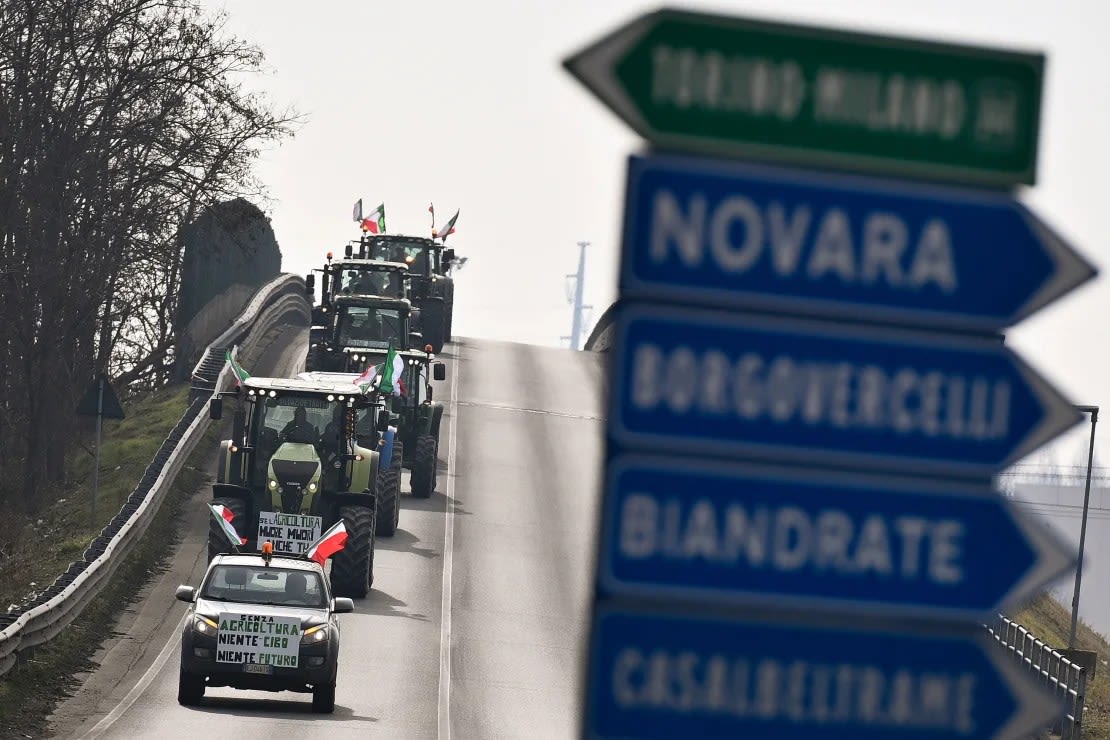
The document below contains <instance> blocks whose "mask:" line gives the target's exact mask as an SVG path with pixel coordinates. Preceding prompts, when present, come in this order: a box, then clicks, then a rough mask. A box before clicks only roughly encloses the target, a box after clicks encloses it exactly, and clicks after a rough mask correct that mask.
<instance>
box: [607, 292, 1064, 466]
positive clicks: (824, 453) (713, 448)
mask: <svg viewBox="0 0 1110 740" xmlns="http://www.w3.org/2000/svg"><path fill="white" fill-rule="evenodd" d="M613 336H614V342H615V343H616V346H619V347H620V348H621V351H620V352H619V353H617V354H616V355H615V356H614V357H613V360H612V383H613V386H612V393H611V394H610V396H609V398H610V406H611V408H610V412H609V429H610V435H611V436H612V438H613V439H614V440H615V441H616V442H617V444H618V445H621V446H623V447H625V448H632V447H638V448H654V449H658V450H660V451H667V450H670V451H676V452H685V453H692V454H707V455H718V456H735V455H741V456H745V457H749V458H751V457H754V456H763V457H768V458H777V459H783V458H789V459H796V460H797V462H799V463H801V464H803V465H815V464H824V465H829V466H832V467H845V466H854V467H857V468H858V467H864V468H866V469H894V470H901V471H906V472H910V471H912V472H916V473H921V474H924V475H940V474H948V475H957V476H964V477H966V476H973V475H980V476H983V477H985V478H989V477H990V475H991V474H992V473H993V472H994V471H997V470H999V469H1001V468H1003V467H1005V466H1007V465H1009V464H1010V463H1011V462H1014V461H1015V460H1018V459H1020V458H1022V457H1024V456H1026V455H1028V454H1029V453H1031V452H1033V451H1034V450H1035V449H1037V448H1038V447H1040V446H1041V445H1042V444H1044V443H1045V442H1047V441H1048V440H1050V439H1053V438H1055V437H1057V436H1058V435H1060V434H1062V433H1063V432H1065V431H1067V430H1068V429H1070V428H1072V427H1073V426H1075V425H1076V424H1078V423H1079V422H1080V421H1081V420H1082V416H1081V415H1080V414H1079V412H1078V411H1077V410H1076V409H1075V407H1074V406H1073V405H1072V404H1071V403H1070V402H1069V401H1068V400H1067V399H1065V398H1064V397H1063V396H1061V395H1060V394H1059V393H1058V392H1056V391H1055V390H1054V389H1053V388H1052V386H1051V385H1049V384H1048V382H1047V381H1045V380H1044V379H1043V378H1041V377H1040V376H1039V375H1037V374H1036V373H1035V372H1034V371H1033V370H1032V369H1031V368H1029V367H1028V366H1027V365H1026V364H1025V363H1024V362H1022V361H1021V359H1020V358H1018V356H1017V355H1016V354H1014V352H1013V351H1012V350H1010V349H1009V348H1007V347H1006V346H1005V345H1003V344H1000V343H999V342H997V341H994V340H992V339H988V338H978V337H952V336H946V335H942V334H935V333H934V334H921V333H915V332H911V331H907V330H895V329H890V328H886V327H872V326H845V325H840V324H836V323H831V322H827V321H816V320H806V319H782V318H772V317H767V316H758V315H755V314H736V313H729V314H722V313H721V312H717V311H706V310H702V309H687V308H683V307H674V306H644V305H642V304H634V303H625V304H624V305H622V306H619V307H618V309H617V311H616V312H615V316H614V334H613ZM798 458H800V459H798Z"/></svg>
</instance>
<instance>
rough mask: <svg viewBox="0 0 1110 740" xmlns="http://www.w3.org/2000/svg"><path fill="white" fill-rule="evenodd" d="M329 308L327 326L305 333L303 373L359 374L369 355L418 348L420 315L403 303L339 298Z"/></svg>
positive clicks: (314, 328) (360, 296)
mask: <svg viewBox="0 0 1110 740" xmlns="http://www.w3.org/2000/svg"><path fill="white" fill-rule="evenodd" d="M332 307H333V311H332V315H331V320H330V322H329V323H328V324H327V325H324V326H313V327H312V329H311V330H310V332H309V348H308V354H307V356H306V358H305V370H306V371H313V370H323V371H329V372H360V371H361V370H362V368H363V367H365V355H367V354H369V353H372V352H375V351H378V352H385V351H386V350H387V349H388V348H389V347H390V346H392V347H394V348H399V349H408V348H409V347H410V346H420V343H421V336H420V334H419V333H418V332H416V331H414V330H413V328H412V323H413V319H416V318H419V315H420V314H419V312H418V311H416V310H414V309H413V307H412V304H411V303H409V301H408V300H407V299H404V298H384V297H381V296H363V295H339V296H337V297H336V299H335V302H334V303H333V306H332Z"/></svg>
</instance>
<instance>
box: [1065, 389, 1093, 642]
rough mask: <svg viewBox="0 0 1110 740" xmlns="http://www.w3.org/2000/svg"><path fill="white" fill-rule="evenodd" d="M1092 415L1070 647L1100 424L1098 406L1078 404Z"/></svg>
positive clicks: (1074, 623) (1075, 615)
mask: <svg viewBox="0 0 1110 740" xmlns="http://www.w3.org/2000/svg"><path fill="white" fill-rule="evenodd" d="M1076 408H1077V409H1079V410H1080V411H1082V412H1083V413H1085V414H1089V415H1090V417H1091V441H1090V444H1089V445H1088V447H1087V484H1086V485H1085V486H1084V487H1083V523H1082V524H1080V525H1079V562H1078V563H1077V564H1076V566H1075V591H1074V592H1073V594H1072V597H1071V630H1070V631H1069V632H1068V649H1069V650H1074V649H1075V628H1076V624H1077V623H1078V621H1079V587H1080V584H1082V582H1083V545H1084V544H1086V542H1085V540H1086V539H1087V505H1088V503H1089V502H1090V500H1091V466H1092V465H1093V464H1094V461H1095V425H1096V424H1098V406H1076Z"/></svg>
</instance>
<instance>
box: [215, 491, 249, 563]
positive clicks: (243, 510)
mask: <svg viewBox="0 0 1110 740" xmlns="http://www.w3.org/2000/svg"><path fill="white" fill-rule="evenodd" d="M220 504H223V505H224V506H225V507H226V508H227V510H228V511H230V512H231V513H232V514H234V515H235V516H234V517H232V519H231V526H233V527H235V531H236V532H238V533H239V535H240V536H242V535H243V530H244V529H245V528H246V526H247V504H246V503H245V502H244V501H243V500H242V499H237V498H214V499H212V505H213V506H219V505H220ZM230 551H231V543H229V542H228V541H227V535H225V534H224V530H223V529H222V528H221V527H220V524H219V522H217V521H216V520H215V519H211V518H209V521H208V560H209V562H211V560H212V558H214V557H216V556H217V555H219V554H221V553H225V552H230Z"/></svg>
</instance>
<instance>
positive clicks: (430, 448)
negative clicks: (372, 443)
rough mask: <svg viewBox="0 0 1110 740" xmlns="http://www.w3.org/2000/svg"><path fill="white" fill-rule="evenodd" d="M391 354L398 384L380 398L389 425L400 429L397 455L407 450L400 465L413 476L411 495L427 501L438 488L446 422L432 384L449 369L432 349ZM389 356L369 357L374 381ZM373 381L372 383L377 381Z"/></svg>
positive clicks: (441, 405) (441, 378)
mask: <svg viewBox="0 0 1110 740" xmlns="http://www.w3.org/2000/svg"><path fill="white" fill-rule="evenodd" d="M392 354H393V355H394V357H395V359H394V361H393V363H394V367H395V372H394V375H395V376H396V378H397V379H398V380H399V382H396V381H395V382H394V383H393V386H394V387H393V390H392V392H388V393H386V392H383V393H382V394H381V395H382V397H383V398H384V399H385V403H386V408H387V409H388V410H389V412H390V414H391V418H390V423H391V424H393V425H395V426H396V427H397V441H396V442H395V443H394V455H398V454H400V453H397V452H396V450H397V449H398V448H401V449H404V450H405V451H406V453H405V456H404V458H403V460H402V461H401V463H400V464H402V465H404V467H406V468H408V469H409V470H410V471H411V473H412V475H411V477H410V480H409V482H410V484H411V488H412V495H413V496H415V497H417V498H428V497H429V496H431V495H432V492H433V491H435V488H436V464H437V460H438V457H439V431H440V426H441V422H442V421H443V404H441V403H438V402H436V401H435V400H434V394H433V389H432V381H433V380H436V381H441V380H444V379H445V378H446V377H447V368H446V366H445V365H444V364H443V363H442V362H437V361H435V356H434V353H433V352H432V350H431V347H430V346H426V347H425V349H424V351H423V352H420V351H415V350H400V351H395V352H393V353H392ZM389 356H390V353H389V352H388V351H387V352H382V353H378V354H371V355H370V356H369V360H368V361H367V363H366V367H373V368H375V378H374V379H375V380H376V379H377V376H379V375H380V374H381V373H382V372H383V368H384V366H385V364H386V363H387V362H389ZM360 369H361V368H360ZM370 382H371V383H372V384H373V383H374V380H371V381H370Z"/></svg>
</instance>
